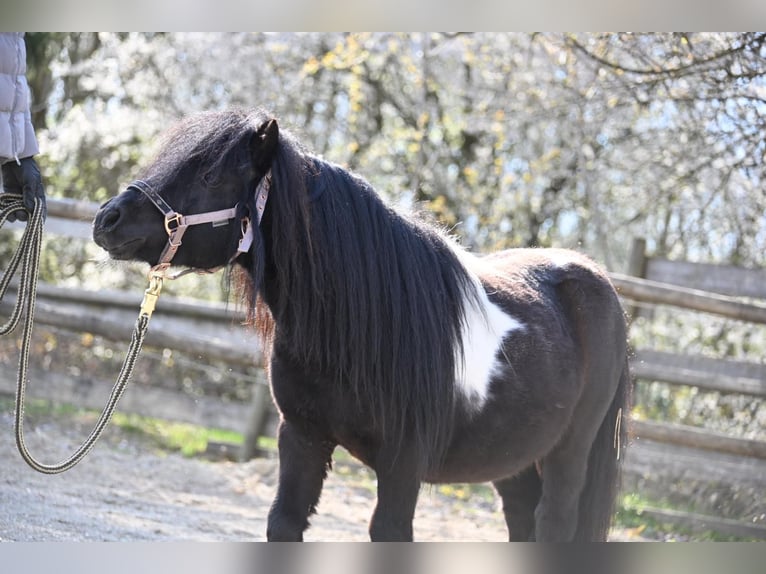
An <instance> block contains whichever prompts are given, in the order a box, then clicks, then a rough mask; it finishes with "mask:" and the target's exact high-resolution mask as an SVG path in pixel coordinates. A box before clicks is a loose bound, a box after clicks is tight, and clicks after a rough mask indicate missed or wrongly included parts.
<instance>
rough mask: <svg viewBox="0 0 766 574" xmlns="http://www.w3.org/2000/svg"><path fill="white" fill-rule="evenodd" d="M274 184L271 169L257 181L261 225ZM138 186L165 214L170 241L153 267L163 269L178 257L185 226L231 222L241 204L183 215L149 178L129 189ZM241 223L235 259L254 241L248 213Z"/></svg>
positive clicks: (257, 208)
mask: <svg viewBox="0 0 766 574" xmlns="http://www.w3.org/2000/svg"><path fill="white" fill-rule="evenodd" d="M270 184H271V172H269V173H267V174H266V175H264V176H263V177H262V178H261V181H260V182H259V183H258V187H256V189H255V193H256V197H255V210H256V214H255V216H256V219H257V225H260V223H261V218H262V217H263V212H264V210H265V209H266V200H267V199H268V197H269V187H270ZM131 188H133V189H136V190H138V191H140V192H141V193H143V194H144V195H145V196H146V197H147V198H148V199H149V200H150V201H151V202H152V203H153V204H154V205H155V207H156V208H157V209H159V210H160V211H161V212H162V215H164V216H165V231H166V232H167V234H168V243H167V245H165V249H163V250H162V253H161V254H160V258H159V261H158V262H157V265H155V266H154V267H153V269H160V270H164V269H167V268H168V267H170V263H171V261H172V260H173V257H175V255H176V252H177V251H178V248H179V247H180V246H181V239H182V238H183V236H184V233H186V229H187V228H189V227H191V226H192V225H200V224H202V223H211V224H212V225H213V227H216V226H218V225H228V224H229V221H231V220H232V219H236V218H237V208H238V206H239V204H237V205H235V206H234V207H231V208H229V209H220V210H218V211H207V212H205V213H198V214H194V215H182V214H181V213H178V212H177V211H176V210H174V209H173V208H172V207H170V205H169V204H168V202H167V201H165V200H164V199H163V198H162V196H160V194H159V193H157V190H155V189H154V188H153V187H152V186H151V185H149V184H148V183H147V182H145V181H143V180H141V179H137V180H135V181H133V182H132V183H131V184H130V185H128V187H127V189H131ZM240 223H241V225H242V236H241V237H240V239H239V245H238V246H237V252H236V253H235V254H234V255H232V257H231V260H230V261H233V260H234V259H235V258H236V257H237V256H238V255H239V254H240V253H247V252H248V251H249V250H250V247H251V246H252V244H253V228H252V225H251V222H250V218H249V217H243V218H242V219H241V220H240Z"/></svg>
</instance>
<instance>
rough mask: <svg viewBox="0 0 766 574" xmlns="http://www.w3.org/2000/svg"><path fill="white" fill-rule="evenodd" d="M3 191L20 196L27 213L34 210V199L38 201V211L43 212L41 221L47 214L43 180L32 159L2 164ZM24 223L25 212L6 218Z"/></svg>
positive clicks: (18, 212)
mask: <svg viewBox="0 0 766 574" xmlns="http://www.w3.org/2000/svg"><path fill="white" fill-rule="evenodd" d="M2 170H3V189H5V191H7V192H8V193H16V194H19V195H21V196H22V201H23V202H24V207H26V208H27V209H28V210H29V213H32V211H33V210H34V208H35V199H39V200H40V209H41V210H42V212H43V219H45V216H46V214H47V207H46V205H45V188H44V187H43V178H42V176H41V175H40V168H39V167H38V166H37V162H36V161H35V160H34V158H32V157H25V158H24V159H22V160H21V161H20V163H16V161H14V160H12V161H9V162H7V163H4V164H3V167H2ZM17 219H18V220H19V221H26V220H27V212H26V211H22V210H19V211H16V212H14V213H11V214H10V215H9V216H8V221H16V220H17Z"/></svg>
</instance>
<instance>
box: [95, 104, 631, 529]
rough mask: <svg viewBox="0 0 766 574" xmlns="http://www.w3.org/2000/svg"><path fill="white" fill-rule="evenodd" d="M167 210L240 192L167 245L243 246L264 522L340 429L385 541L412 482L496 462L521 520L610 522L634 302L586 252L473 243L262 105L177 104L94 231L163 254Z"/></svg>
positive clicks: (319, 476)
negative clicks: (464, 244)
mask: <svg viewBox="0 0 766 574" xmlns="http://www.w3.org/2000/svg"><path fill="white" fill-rule="evenodd" d="M266 194H268V195H266ZM150 195H153V196H154V198H152V197H149V196H150ZM257 196H263V197H262V199H261V201H260V203H258V201H257ZM157 197H160V198H161V199H160V200H159V201H158V200H157V199H156V198H157ZM266 197H267V198H268V200H267V201H266V200H265V198H266ZM264 201H265V204H264V203H263V202H264ZM161 204H164V205H165V207H161V206H160V205H161ZM171 206H172V207H171ZM157 207H160V210H159V211H158V209H157ZM232 207H235V209H234V210H230V209H229V208H232ZM264 207H265V209H264ZM168 209H169V210H171V213H176V214H179V213H180V214H199V213H202V212H210V211H215V212H216V213H217V211H216V210H227V209H229V216H228V217H227V218H226V219H225V220H224V221H220V222H216V223H214V224H212V225H210V224H204V225H202V224H201V225H195V226H191V227H189V229H188V231H187V232H186V234H185V235H184V237H183V244H182V245H181V246H180V247H179V246H176V249H177V251H175V250H174V252H175V259H174V261H173V263H174V264H176V265H182V266H186V267H190V268H200V269H210V268H215V267H218V266H223V265H227V264H229V263H231V264H232V268H233V269H234V270H235V272H237V273H240V274H241V275H242V276H244V277H245V278H246V285H245V288H244V289H245V293H244V294H245V296H246V298H247V300H248V302H249V308H250V310H251V317H252V319H253V320H254V322H255V324H256V327H257V328H258V329H259V330H260V332H261V333H262V334H263V336H264V337H265V338H266V340H267V341H268V342H269V345H268V351H269V352H268V355H269V373H270V381H271V388H272V394H273V397H274V401H275V402H276V405H277V407H278V409H279V412H280V413H281V422H280V426H279V437H278V442H279V464H280V468H279V485H278V489H277V494H276V498H275V500H274V503H273V505H272V507H271V510H270V512H269V517H268V531H267V537H268V539H269V540H294V541H297V540H302V539H303V533H304V531H305V530H306V529H307V528H308V526H309V520H308V519H309V517H310V515H311V514H312V513H314V512H315V509H316V506H317V503H318V501H319V497H320V492H321V489H322V483H323V481H324V479H325V477H326V474H327V472H328V470H329V469H330V465H331V455H332V452H333V449H334V448H335V447H336V446H337V445H342V446H344V447H345V448H346V449H348V451H349V452H351V453H352V454H353V455H354V456H355V457H357V458H359V460H361V461H362V462H364V463H365V464H367V465H369V466H370V467H371V468H372V469H374V471H375V472H376V474H377V505H376V507H375V511H374V513H373V516H372V519H371V522H370V526H369V533H370V537H371V539H372V540H412V536H413V531H412V520H413V515H414V511H415V505H416V501H417V498H418V492H419V489H420V486H421V483H423V482H429V483H443V482H484V481H489V482H492V484H493V485H494V486H495V488H496V490H497V492H498V494H499V496H500V498H501V499H502V503H503V512H504V514H505V519H506V522H507V525H508V532H509V538H510V540H538V541H572V540H605V539H606V536H607V532H608V529H609V525H610V520H611V516H612V512H613V505H614V500H615V496H616V491H617V487H618V478H619V464H620V462H619V460H618V459H619V448H620V446H621V445H622V444H623V443H624V440H625V425H624V424H623V425H620V418H621V416H622V415H623V414H625V413H626V412H627V404H628V399H629V392H630V382H629V376H628V369H627V352H626V328H625V321H624V316H623V311H622V309H621V307H620V303H619V301H618V298H617V295H616V293H615V291H614V289H613V287H612V285H611V284H610V282H609V280H608V278H607V276H606V275H605V274H604V272H603V271H602V270H601V269H599V268H598V267H597V266H596V265H595V264H594V263H593V262H592V261H590V260H589V259H587V258H586V257H584V256H582V255H579V254H577V253H575V252H571V251H566V250H558V249H555V250H554V249H550V250H549V249H512V250H508V251H504V252H500V253H494V254H491V255H486V256H482V257H480V256H475V255H472V254H470V253H467V252H466V251H464V250H463V249H461V248H460V247H459V246H458V245H457V244H455V243H454V242H453V241H452V240H451V239H449V238H448V237H446V236H445V235H444V234H443V233H441V232H440V231H439V230H437V229H435V228H434V227H432V226H430V225H428V224H426V223H424V222H422V221H420V220H418V219H416V218H414V217H409V216H407V215H403V214H401V213H398V212H397V211H395V210H393V209H392V208H391V207H389V206H387V205H386V204H384V203H383V201H381V199H380V198H379V197H378V195H377V194H376V193H375V191H374V190H373V189H372V187H371V186H370V185H369V184H368V183H367V182H366V181H364V180H363V179H361V178H360V177H358V176H356V175H354V174H352V173H349V172H348V171H346V170H344V169H343V168H341V167H339V166H337V165H334V164H331V163H328V162H326V161H324V160H322V159H320V158H318V157H316V156H313V155H311V154H309V153H308V152H307V151H305V150H304V149H303V147H302V146H301V145H300V144H299V143H298V142H297V141H296V140H295V139H294V138H293V137H292V136H291V135H290V134H288V133H286V132H280V130H279V128H278V127H277V122H276V121H275V120H274V119H272V118H270V117H269V116H267V115H266V114H265V113H264V112H262V111H253V112H245V111H239V110H236V111H226V112H215V113H203V114H199V115H194V116H191V117H189V118H188V119H186V120H184V121H183V122H181V123H180V124H179V125H177V126H176V127H175V128H174V129H173V130H172V131H170V133H169V134H168V136H167V138H166V139H165V143H164V145H163V147H162V148H161V151H160V152H159V155H158V156H157V158H156V159H155V161H154V162H153V163H151V164H150V165H149V167H148V168H146V169H145V171H144V173H143V174H142V181H140V182H135V184H133V185H131V186H129V187H128V189H127V190H126V191H124V192H122V193H121V194H120V195H118V196H117V197H115V198H113V199H112V200H110V201H108V202H107V203H105V204H104V205H103V206H102V207H101V209H100V211H99V213H98V215H97V216H96V220H95V222H94V239H95V241H96V242H97V243H98V244H99V245H101V246H102V247H103V248H104V249H106V250H107V251H108V252H109V253H110V254H111V256H112V257H113V258H115V259H135V260H142V261H146V262H148V263H150V264H152V265H154V264H157V263H158V261H159V260H160V253H161V252H163V248H166V246H167V243H168V233H170V231H171V230H170V229H168V230H167V232H166V227H167V226H168V222H167V220H168V219H169V216H168V215H167V213H165V218H166V221H165V222H163V213H161V211H167V210H168ZM261 215H262V219H260V217H261ZM248 222H249V227H248ZM171 227H172V225H171ZM248 229H249V230H250V231H248V232H246V231H247V230H248ZM245 239H246V240H245ZM179 242H180V240H179ZM243 242H244V248H243V247H242V244H243ZM171 243H172V241H171ZM176 243H178V242H176ZM238 245H239V250H238ZM166 250H167V249H166Z"/></svg>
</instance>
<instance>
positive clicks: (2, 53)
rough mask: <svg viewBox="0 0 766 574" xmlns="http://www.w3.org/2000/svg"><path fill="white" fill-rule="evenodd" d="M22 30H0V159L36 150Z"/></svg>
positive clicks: (23, 154) (14, 157)
mask: <svg viewBox="0 0 766 574" xmlns="http://www.w3.org/2000/svg"><path fill="white" fill-rule="evenodd" d="M26 71H27V50H26V46H25V45H24V33H23V32H2V33H0V163H6V162H8V161H11V160H16V159H21V158H25V157H30V156H33V155H35V154H37V153H38V151H39V150H38V147H37V138H36V137H35V132H34V128H33V127H32V116H31V114H30V110H29V104H30V100H29V86H28V85H27V79H26V76H25V74H26Z"/></svg>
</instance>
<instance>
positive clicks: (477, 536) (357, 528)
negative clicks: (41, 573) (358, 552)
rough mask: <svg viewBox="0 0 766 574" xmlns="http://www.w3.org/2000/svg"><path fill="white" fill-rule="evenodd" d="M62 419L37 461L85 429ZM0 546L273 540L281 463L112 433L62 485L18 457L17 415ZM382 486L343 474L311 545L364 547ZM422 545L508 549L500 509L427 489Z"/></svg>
mask: <svg viewBox="0 0 766 574" xmlns="http://www.w3.org/2000/svg"><path fill="white" fill-rule="evenodd" d="M73 424H74V423H73V422H72V421H67V420H64V419H62V420H61V421H52V422H45V423H38V424H29V428H28V429H27V431H26V434H27V437H26V442H27V444H28V446H29V448H30V450H32V453H33V455H34V456H35V457H36V458H38V459H39V460H41V461H42V462H46V463H53V462H57V461H58V460H60V459H61V458H63V457H64V456H66V455H68V453H69V452H70V451H72V450H74V449H75V448H76V446H77V445H78V444H79V441H80V440H81V438H82V437H83V436H85V433H86V432H87V429H86V428H82V425H80V424H74V426H73ZM0 459H1V460H2V461H3V464H2V470H1V471H0V540H2V541H148V540H166V541H167V540H172V541H250V540H256V541H258V540H264V539H265V534H266V515H267V513H268V509H269V505H270V504H271V500H272V497H273V495H274V491H275V485H276V471H277V465H276V461H275V460H273V459H258V460H254V461H251V462H249V463H246V464H239V463H233V462H209V461H205V460H201V459H189V458H184V457H182V456H181V455H177V454H168V453H163V452H157V451H156V449H153V448H152V447H150V446H148V445H147V444H145V443H142V441H139V440H137V439H135V438H132V437H130V436H127V435H125V433H122V432H121V431H119V429H117V428H116V427H114V426H112V427H110V428H109V429H108V430H107V433H106V435H105V438H104V439H102V441H101V442H100V443H99V444H98V445H97V446H96V448H95V449H94V450H93V451H92V452H91V453H90V454H89V455H88V457H87V458H86V459H85V460H84V461H83V462H82V463H80V465H78V466H77V467H75V468H74V469H72V470H70V471H68V472H66V473H64V474H61V475H55V476H48V475H43V474H39V473H37V472H36V471H34V470H32V469H31V468H29V467H28V466H27V465H26V464H25V463H24V462H23V460H22V459H21V457H20V456H19V454H18V452H17V451H16V445H15V442H14V440H13V435H12V416H11V413H8V412H3V413H1V414H0ZM373 479H374V476H373V475H371V474H370V473H369V472H368V471H366V470H364V469H361V470H360V469H359V468H358V467H356V466H355V465H345V464H337V465H336V468H335V471H334V472H332V473H331V474H330V477H329V478H328V480H327V481H326V483H325V488H324V491H323V495H322V500H321V503H320V505H319V510H318V515H317V516H315V517H314V518H313V520H312V527H311V528H310V529H309V531H308V532H307V534H306V540H323V541H328V540H329V541H364V540H367V539H368V537H367V524H368V521H369V517H370V515H371V513H372V509H373V506H374V492H373V485H374V481H373ZM415 536H416V538H417V539H418V540H433V541H435V540H442V541H500V540H503V539H504V538H505V536H506V534H505V526H504V524H503V521H502V516H501V513H500V512H499V511H498V510H497V507H496V503H495V501H492V500H487V499H485V498H483V497H480V496H474V497H472V498H470V499H468V500H454V499H452V498H450V497H447V496H444V495H443V494H440V493H438V492H437V491H436V489H435V488H433V487H429V486H424V488H423V491H422V492H421V496H420V500H419V503H418V510H417V515H416V521H415Z"/></svg>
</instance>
